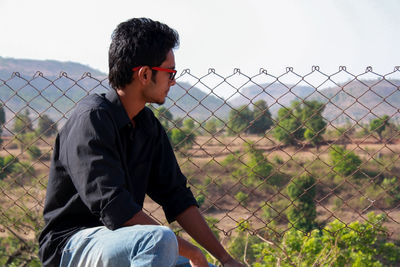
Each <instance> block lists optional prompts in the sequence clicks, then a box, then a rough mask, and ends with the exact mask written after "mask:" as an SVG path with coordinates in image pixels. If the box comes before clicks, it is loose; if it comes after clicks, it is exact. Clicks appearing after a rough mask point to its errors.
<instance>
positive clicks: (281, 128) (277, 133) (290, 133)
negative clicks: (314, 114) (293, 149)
mask: <svg viewBox="0 0 400 267" xmlns="http://www.w3.org/2000/svg"><path fill="white" fill-rule="evenodd" d="M295 108H296V107H295V106H294V107H293V106H292V107H291V108H287V107H283V108H281V109H279V111H278V118H277V124H276V125H275V128H274V137H275V138H276V139H277V140H278V141H280V142H282V143H284V144H285V145H297V144H298V143H299V142H300V141H301V140H303V138H304V129H303V127H302V123H301V117H300V114H298V112H295Z"/></svg>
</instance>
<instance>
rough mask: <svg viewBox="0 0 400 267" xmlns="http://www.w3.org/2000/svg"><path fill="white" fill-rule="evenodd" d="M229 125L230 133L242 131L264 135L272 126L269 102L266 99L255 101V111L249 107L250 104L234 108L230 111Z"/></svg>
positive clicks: (234, 133)
mask: <svg viewBox="0 0 400 267" xmlns="http://www.w3.org/2000/svg"><path fill="white" fill-rule="evenodd" d="M227 126H228V134H229V135H237V134H241V133H249V134H259V135H260V134H261V135H264V134H265V131H266V130H268V129H269V128H271V126H272V118H271V113H270V112H269V110H268V106H267V103H266V102H265V101H264V100H259V101H257V102H255V103H254V108H253V111H251V110H250V109H249V106H248V105H243V106H241V107H239V108H238V109H232V110H231V111H230V112H229V118H228V125H227Z"/></svg>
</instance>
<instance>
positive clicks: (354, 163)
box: [329, 145, 361, 176]
mask: <svg viewBox="0 0 400 267" xmlns="http://www.w3.org/2000/svg"><path fill="white" fill-rule="evenodd" d="M329 156H330V158H331V161H332V166H333V170H334V171H335V172H336V173H337V174H338V175H341V176H348V175H350V174H354V173H355V172H356V170H357V169H358V168H359V167H360V165H361V159H360V157H359V156H357V155H356V154H355V153H354V152H352V151H348V150H345V149H344V148H341V147H340V146H336V145H333V146H332V147H331V150H330V152H329Z"/></svg>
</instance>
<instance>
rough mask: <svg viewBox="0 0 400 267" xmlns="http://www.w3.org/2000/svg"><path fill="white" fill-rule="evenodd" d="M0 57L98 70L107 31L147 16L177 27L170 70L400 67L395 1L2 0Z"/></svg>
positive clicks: (103, 67)
mask: <svg viewBox="0 0 400 267" xmlns="http://www.w3.org/2000/svg"><path fill="white" fill-rule="evenodd" d="M0 14H1V15H0V25H2V26H1V27H0V56H1V57H12V58H28V59H54V60H60V61H74V62H79V63H82V64H85V65H88V66H90V67H93V68H95V69H98V70H100V71H103V72H105V73H107V72H108V63H107V60H108V59H107V53H108V47H109V44H110V40H111V34H112V31H113V30H114V29H115V27H116V26H117V25H118V24H119V23H120V22H122V21H125V20H127V19H130V18H132V17H149V18H152V19H154V20H158V21H161V22H164V23H166V24H168V25H169V26H170V27H172V28H174V29H176V30H177V31H178V32H179V34H180V47H179V49H177V50H176V51H175V59H176V63H177V69H178V72H179V71H181V70H183V69H190V70H191V73H195V74H197V75H198V76H201V75H203V74H206V73H207V72H208V70H209V69H210V68H213V69H215V71H216V72H217V73H219V74H221V75H223V76H224V75H229V74H231V73H233V70H234V69H235V68H239V69H240V70H241V72H243V73H247V74H248V75H252V74H256V73H258V72H259V70H260V68H264V69H266V70H267V71H268V72H272V73H282V72H284V71H285V69H286V67H293V69H294V70H295V71H296V72H298V73H307V72H309V71H311V68H312V66H319V67H320V69H321V70H323V71H325V72H327V73H332V72H335V71H337V70H338V69H339V66H346V67H347V69H348V70H351V71H352V72H354V73H360V72H363V71H365V69H366V67H367V66H372V67H373V70H374V71H376V72H378V73H389V72H391V71H393V69H394V66H399V65H400V49H399V48H400V34H399V26H400V16H399V14H400V1H398V0H352V1H349V0H279V1H278V0H264V1H263V0H247V1H244V0H241V1H238V0H202V1H193V0H170V1H166V0H150V1H134V0H130V1H123V0H113V1H109V0H108V1H103V0H97V1H95V0H69V1H59V0H36V1H32V0H0Z"/></svg>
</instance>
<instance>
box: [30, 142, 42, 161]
mask: <svg viewBox="0 0 400 267" xmlns="http://www.w3.org/2000/svg"><path fill="white" fill-rule="evenodd" d="M28 154H29V157H30V158H31V159H32V160H36V159H38V158H40V156H42V151H40V149H39V148H38V147H37V146H35V145H31V146H30V147H29V148H28Z"/></svg>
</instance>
